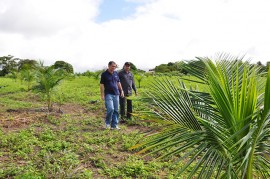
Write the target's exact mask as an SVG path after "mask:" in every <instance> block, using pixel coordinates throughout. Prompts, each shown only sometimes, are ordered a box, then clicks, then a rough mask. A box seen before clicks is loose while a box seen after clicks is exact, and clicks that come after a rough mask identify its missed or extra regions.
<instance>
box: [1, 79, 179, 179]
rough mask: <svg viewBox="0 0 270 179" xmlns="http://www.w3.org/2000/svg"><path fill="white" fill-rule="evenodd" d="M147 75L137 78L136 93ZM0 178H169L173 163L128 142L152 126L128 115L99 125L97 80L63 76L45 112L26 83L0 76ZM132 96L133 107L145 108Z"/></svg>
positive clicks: (101, 117)
mask: <svg viewBox="0 0 270 179" xmlns="http://www.w3.org/2000/svg"><path fill="white" fill-rule="evenodd" d="M152 78H153V77H147V78H145V79H144V80H142V84H141V86H142V87H141V88H140V89H139V93H140V95H139V96H140V97H141V96H143V91H144V90H147V86H148V83H150V82H151V81H152ZM0 84H1V85H0V86H1V89H0V113H1V115H0V178H173V176H174V174H175V173H177V172H176V171H177V169H178V168H179V167H180V166H179V165H180V164H179V165H173V166H171V164H170V161H160V160H154V158H155V156H146V157H145V156H142V155H138V154H136V151H130V150H129V148H130V147H131V146H133V145H134V144H136V143H137V142H138V141H142V138H143V136H144V134H145V133H148V132H151V131H153V130H157V129H158V125H155V124H152V123H151V122H149V120H146V119H142V118H139V117H134V118H133V120H132V121H128V122H126V123H123V124H120V127H121V130H120V131H114V130H105V129H104V116H105V107H104V104H103V101H100V97H99V95H100V94H99V81H98V80H96V79H93V78H89V77H75V78H74V79H71V80H65V81H63V83H61V85H60V86H59V87H58V89H57V92H56V93H55V94H56V95H55V96H54V106H53V111H52V112H51V113H48V112H47V109H46V104H45V102H44V100H43V99H42V96H40V94H36V93H34V92H32V91H27V90H26V89H27V86H26V84H24V83H22V82H20V81H17V82H16V81H14V80H12V79H8V78H0ZM140 97H138V98H135V100H134V111H135V112H137V113H140V111H146V110H150V108H149V104H148V103H144V102H142V101H141V100H139V98H140Z"/></svg>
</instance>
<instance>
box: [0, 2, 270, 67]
mask: <svg viewBox="0 0 270 179" xmlns="http://www.w3.org/2000/svg"><path fill="white" fill-rule="evenodd" d="M269 7H270V1H269V0H0V56H5V55H13V56H15V57H18V58H21V59H35V60H43V61H44V63H45V64H46V65H51V64H53V63H54V62H55V61H56V60H64V61H66V62H68V63H70V64H72V65H73V67H74V69H75V72H84V71H86V70H96V69H101V68H104V67H106V66H107V64H108V62H109V61H110V60H114V61H115V62H116V63H117V64H118V65H119V66H122V65H123V64H124V62H125V61H131V62H132V63H134V64H135V65H136V66H137V67H138V68H140V69H148V68H154V67H155V66H157V65H159V64H161V63H168V62H175V61H180V60H188V59H194V58H195V57H196V56H200V57H202V56H208V57H211V56H214V55H215V54H216V53H219V52H227V53H231V54H233V55H246V57H247V58H252V59H253V60H254V62H257V61H261V62H263V63H265V62H266V61H270V10H269Z"/></svg>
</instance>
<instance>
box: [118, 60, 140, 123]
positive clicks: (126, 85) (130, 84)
mask: <svg viewBox="0 0 270 179" xmlns="http://www.w3.org/2000/svg"><path fill="white" fill-rule="evenodd" d="M130 67H131V63H130V62H126V63H125V64H124V67H123V69H122V70H121V71H120V72H119V78H120V82H121V85H122V87H123V90H124V97H123V98H120V115H121V118H122V120H124V117H125V114H127V116H126V117H127V119H131V113H132V100H130V99H127V98H126V97H128V96H131V95H132V89H133V90H134V92H135V95H136V96H137V89H136V86H135V82H134V76H133V74H132V73H131V72H130ZM126 104H127V113H126V109H125V108H126Z"/></svg>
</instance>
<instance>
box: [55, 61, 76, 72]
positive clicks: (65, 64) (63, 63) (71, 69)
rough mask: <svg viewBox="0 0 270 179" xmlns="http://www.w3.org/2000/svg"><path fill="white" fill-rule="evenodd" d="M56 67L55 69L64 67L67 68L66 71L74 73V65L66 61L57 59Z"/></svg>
mask: <svg viewBox="0 0 270 179" xmlns="http://www.w3.org/2000/svg"><path fill="white" fill-rule="evenodd" d="M53 66H54V68H55V69H60V68H61V69H64V70H66V72H68V73H72V74H73V66H72V65H71V64H69V63H67V62H64V61H56V62H55V63H54V65H53Z"/></svg>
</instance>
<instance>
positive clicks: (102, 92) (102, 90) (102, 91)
mask: <svg viewBox="0 0 270 179" xmlns="http://www.w3.org/2000/svg"><path fill="white" fill-rule="evenodd" d="M100 97H101V99H102V100H104V99H105V97H104V84H101V83H100Z"/></svg>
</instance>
